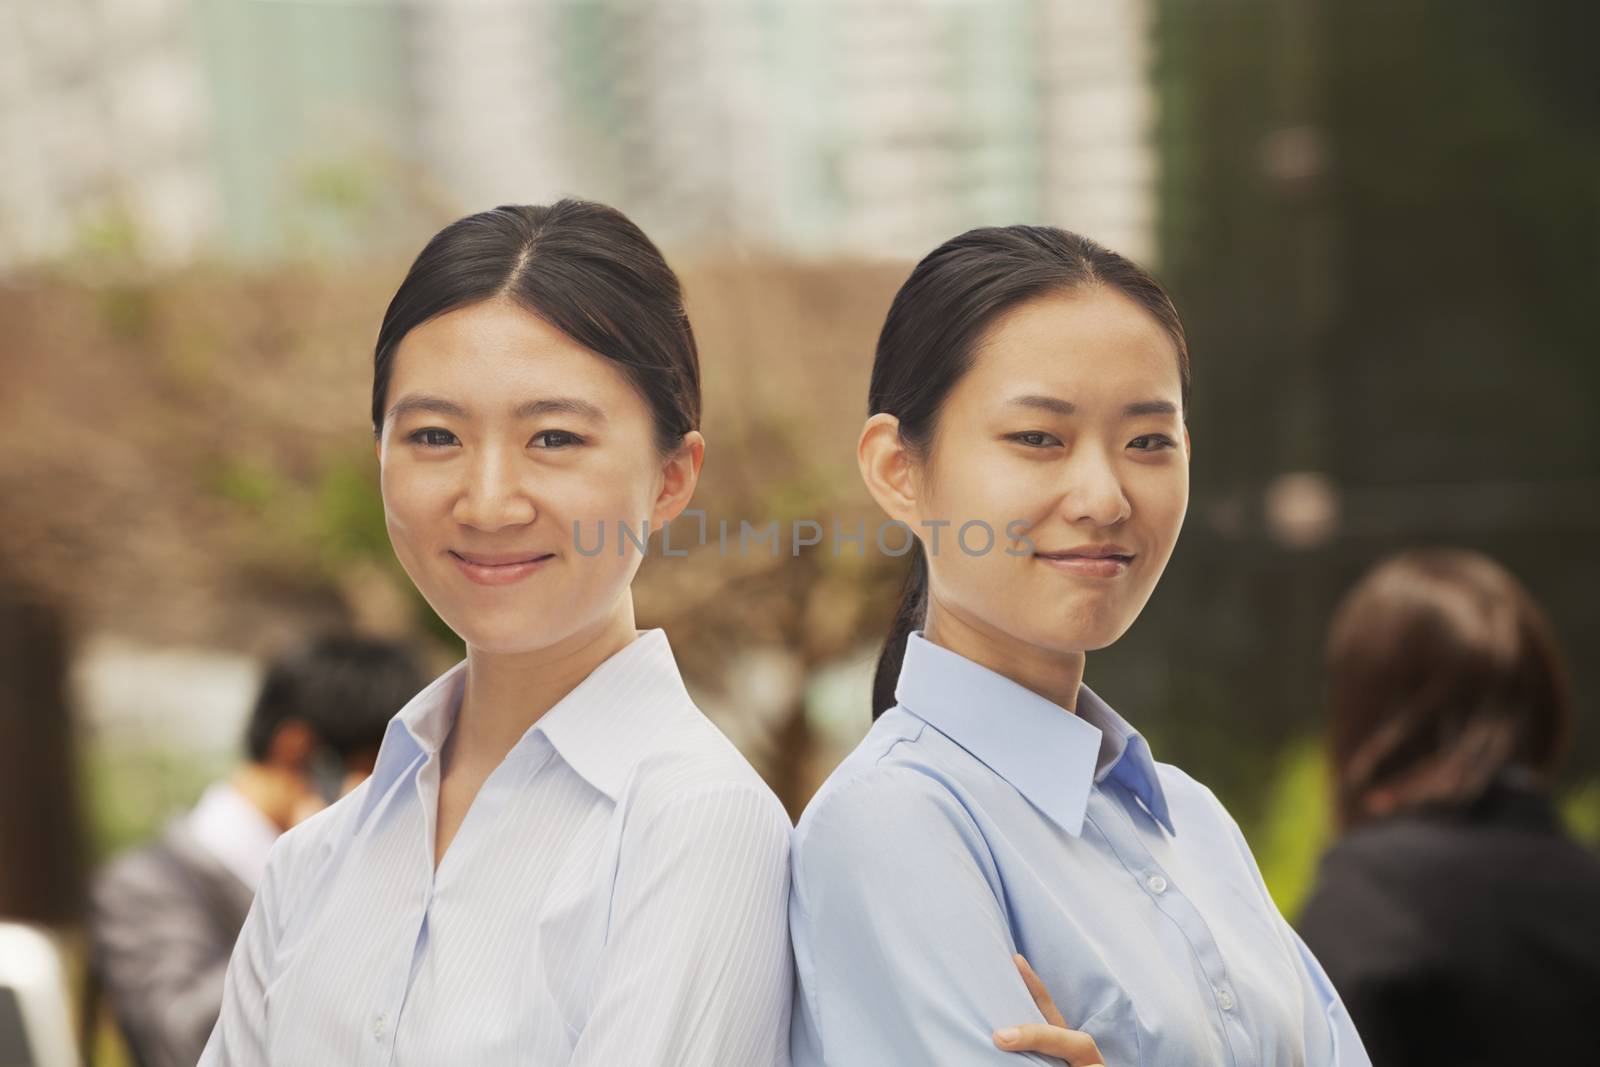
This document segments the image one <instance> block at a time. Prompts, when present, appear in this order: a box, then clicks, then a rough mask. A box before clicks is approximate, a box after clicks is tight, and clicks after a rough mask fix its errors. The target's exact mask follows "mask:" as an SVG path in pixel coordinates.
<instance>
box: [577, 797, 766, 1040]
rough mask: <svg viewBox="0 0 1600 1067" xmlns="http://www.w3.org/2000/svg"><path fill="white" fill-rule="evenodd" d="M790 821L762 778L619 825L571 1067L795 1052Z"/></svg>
mask: <svg viewBox="0 0 1600 1067" xmlns="http://www.w3.org/2000/svg"><path fill="white" fill-rule="evenodd" d="M788 891H789V820H788V817H787V816H786V815H785V814H784V812H783V809H782V808H781V807H780V806H779V805H778V803H777V800H776V798H774V797H773V796H772V795H771V794H770V793H769V792H767V791H766V790H765V788H764V787H757V786H753V785H742V784H728V785H718V786H714V787H702V788H700V789H697V790H696V791H695V792H693V793H691V794H689V795H687V796H683V797H675V798H674V799H673V800H672V801H670V802H669V803H668V804H667V805H666V806H665V807H663V808H662V809H661V810H660V811H659V812H658V813H657V814H655V815H654V817H651V818H649V819H648V821H647V822H646V823H645V824H644V825H642V826H640V827H639V828H638V829H637V832H632V833H630V832H628V831H625V832H624V844H623V850H622V854H621V857H620V859H619V861H618V871H617V878H616V886H615V891H614V896H613V904H612V912H611V922H610V925H609V928H608V932H607V936H606V943H605V947H604V948H603V949H602V950H601V955H600V960H599V963H598V965H597V967H596V971H595V985H594V990H595V997H594V1002H593V1008H592V1010H591V1012H590V1014H589V1017H588V1019H587V1021H586V1022H585V1024H584V1027H583V1031H582V1033H581V1034H580V1035H579V1037H578V1041H577V1044H576V1047H575V1048H574V1051H573V1056H572V1060H571V1065H572V1067H612V1065H614V1064H619V1063H627V1064H633V1065H638V1067H652V1065H660V1067H666V1065H669V1064H672V1065H676V1064H691V1063H692V1064H695V1065H697V1067H699V1065H704V1067H724V1065H725V1067H766V1065H772V1064H786V1063H787V1062H788V1053H787V1041H788V1033H789V1011H790V1000H791V997H792V995H793V993H792V991H793V981H794V965H793V958H792V956H791V954H790V949H789V936H788V927H787V924H786V921H785V916H786V912H787V904H788Z"/></svg>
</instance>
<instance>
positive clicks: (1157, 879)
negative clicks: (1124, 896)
mask: <svg viewBox="0 0 1600 1067" xmlns="http://www.w3.org/2000/svg"><path fill="white" fill-rule="evenodd" d="M1145 885H1147V886H1149V887H1150V892H1152V893H1155V894H1157V895H1158V896H1159V895H1160V894H1162V893H1165V892H1166V891H1167V880H1166V879H1165V878H1163V877H1161V876H1160V875H1159V874H1152V875H1151V876H1150V880H1149V881H1147V882H1146V883H1145Z"/></svg>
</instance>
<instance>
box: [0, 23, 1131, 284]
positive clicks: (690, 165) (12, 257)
mask: <svg viewBox="0 0 1600 1067" xmlns="http://www.w3.org/2000/svg"><path fill="white" fill-rule="evenodd" d="M0 18H4V19H6V20H9V23H10V24H9V25H5V26H0V212H3V216H0V262H18V261H28V260H33V259H39V258H47V257H51V256H56V255H61V254H63V253H67V252H71V251H72V250H73V249H75V248H78V247H81V246H84V245H88V246H90V247H91V248H92V247H93V245H94V243H95V241H96V239H97V238H99V239H105V237H106V234H107V228H108V227H110V228H111V236H115V235H116V233H117V232H118V231H117V230H116V227H117V226H121V227H123V228H124V229H126V230H127V231H129V232H130V233H132V234H136V235H137V237H138V239H139V241H140V242H141V246H142V250H143V251H144V252H146V253H147V254H149V255H151V256H154V257H156V258H164V259H179V260H181V259H184V258H187V257H188V256H191V255H193V254H196V253H204V252H212V251H218V252H222V253H225V254H230V255H235V256H241V257H245V258H274V257H278V256H283V255H297V254H303V253H305V252H307V251H311V252H318V251H325V250H333V251H340V250H348V249H360V250H363V251H369V250H370V251H385V250H386V249H385V248H384V245H385V244H386V243H393V244H394V245H395V246H396V247H397V248H410V247H412V246H414V245H415V243H416V241H417V240H418V239H419V237H420V236H423V235H425V234H426V233H427V232H430V231H431V229H432V228H433V227H434V226H436V225H437V224H438V222H439V221H440V219H441V218H444V217H449V216H451V215H454V214H458V213H461V212H464V211H468V210H475V209H479V208H482V207H485V206H488V205H491V204H495V203H502V202H507V201H524V202H526V201H541V200H548V199H552V198H554V197H556V196H559V195H562V194H578V195H585V196H591V197H595V198H598V199H603V200H607V201H609V202H612V203H615V204H617V205H618V206H620V207H623V208H624V209H625V210H628V211H629V212H630V213H631V214H633V215H634V216H635V217H636V218H638V219H639V221H640V222H641V223H642V224H643V225H644V226H645V227H646V228H647V229H648V230H649V231H650V232H651V233H652V234H654V235H657V236H658V237H659V238H660V239H661V240H662V241H663V242H664V243H666V244H668V245H672V246H675V247H684V246H705V245H708V244H709V245H713V246H739V247H756V248H763V249H771V250H777V251H785V252H791V253H798V254H803V255H834V254H858V255H870V256H885V255H887V256H897V257H903V256H911V255H915V254H917V253H920V252H921V251H925V250H926V249H927V248H929V247H931V246H932V245H933V244H935V243H937V242H938V241H939V240H942V239H943V238H945V237H947V236H949V235H950V234H952V233H955V232H957V231H959V230H961V229H964V228H966V227H969V226H973V225H980V224H985V223H1006V222H1014V221H1025V220H1026V221H1050V222H1055V223H1059V224H1063V225H1067V226H1070V227H1072V228H1076V229H1081V230H1084V231H1086V232H1088V233H1090V234H1093V235H1095V236H1097V237H1099V238H1101V239H1102V240H1104V241H1105V242H1106V243H1108V244H1111V245H1112V246H1113V247H1117V248H1119V249H1120V250H1124V251H1126V252H1129V253H1130V254H1133V255H1135V256H1137V257H1141V258H1143V257H1149V256H1150V255H1151V254H1152V252H1153V246H1154V237H1153V215H1154V185H1155V177H1156V175H1155V162H1154V160H1155V156H1154V152H1153V149H1152V147H1151V145H1150V127H1151V123H1152V121H1153V107H1152V100H1153V95H1152V92H1151V90H1150V88H1149V86H1148V80H1149V79H1148V66H1149V57H1148V52H1149V48H1148V38H1149V34H1150V27H1149V25H1148V23H1149V18H1150V14H1149V11H1148V5H1147V4H1146V3H1145V2H1144V0H1140V2H1132V3H1118V4H1104V3H1098V2H1096V0H818V2H814V3H785V2H782V0H677V2H673V3H649V2H645V0H58V2H54V3H50V4H15V3H13V4H7V5H3V8H0Z"/></svg>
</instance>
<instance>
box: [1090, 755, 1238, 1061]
mask: <svg viewBox="0 0 1600 1067" xmlns="http://www.w3.org/2000/svg"><path fill="white" fill-rule="evenodd" d="M1107 809H1115V810H1114V811H1111V810H1107ZM1136 819H1137V820H1147V821H1148V823H1149V825H1150V827H1151V829H1152V830H1153V831H1154V832H1156V833H1163V832H1165V831H1164V830H1163V829H1162V827H1161V824H1160V823H1159V822H1158V821H1157V820H1156V818H1155V817H1154V816H1153V815H1151V814H1150V813H1149V811H1148V809H1146V808H1145V806H1144V804H1143V802H1142V801H1140V800H1139V799H1138V797H1137V796H1136V795H1135V794H1134V793H1133V792H1132V790H1130V789H1128V787H1127V786H1126V785H1124V784H1122V783H1121V782H1117V781H1114V780H1110V779H1108V780H1106V781H1104V782H1101V783H1096V785H1095V786H1094V787H1093V788H1092V789H1091V790H1090V793H1089V813H1088V816H1087V818H1086V820H1085V821H1086V823H1087V824H1091V825H1093V827H1094V828H1095V829H1096V830H1097V831H1098V832H1099V833H1100V835H1101V837H1102V838H1103V839H1104V840H1105V842H1106V844H1107V845H1108V846H1109V847H1110V848H1111V850H1112V852H1114V853H1115V854H1116V856H1117V858H1118V860H1120V861H1121V862H1122V864H1123V866H1124V867H1126V868H1127V870H1128V871H1130V872H1131V873H1132V874H1133V877H1134V878H1135V880H1137V881H1138V883H1139V884H1140V886H1141V887H1142V888H1143V889H1144V891H1145V893H1146V895H1148V896H1149V898H1150V900H1151V903H1153V904H1154V905H1155V907H1156V908H1158V909H1159V910H1160V911H1161V912H1162V913H1164V914H1165V915H1166V916H1167V917H1168V918H1170V919H1171V920H1172V921H1173V922H1174V923H1175V924H1176V925H1177V927H1178V929H1179V930H1180V931H1181V932H1182V933H1183V936H1184V938H1185V940H1187V941H1188V942H1189V947H1190V949H1191V950H1192V951H1193V952H1194V957H1195V960H1196V962H1197V963H1198V964H1199V965H1200V970H1201V972H1202V973H1203V974H1204V975H1205V977H1206V981H1207V982H1209V983H1210V985H1211V994H1212V999H1213V1002H1214V1003H1215V1004H1216V1007H1217V1012H1216V1015H1215V1016H1214V1021H1215V1022H1216V1024H1217V1027H1218V1029H1219V1031H1220V1032H1221V1034H1222V1037H1223V1041H1224V1042H1225V1043H1226V1044H1227V1046H1228V1049H1229V1051H1230V1052H1231V1053H1232V1057H1233V1065H1234V1067H1258V1064H1259V1057H1258V1056H1257V1055H1256V1048H1255V1044H1254V1042H1252V1041H1251V1039H1250V1033H1249V1030H1248V1028H1247V1027H1246V1026H1245V1024H1244V1020H1243V1019H1242V1018H1241V1012H1240V1007H1239V1004H1238V1001H1237V999H1236V998H1235V997H1234V995H1233V983H1232V981H1231V980H1230V979H1229V977H1228V970H1227V966H1226V964H1225V963H1224V961H1223V959H1222V951H1221V949H1220V948H1218V946H1217V942H1216V939H1215V938H1214V937H1213V936H1212V934H1211V928H1210V927H1209V926H1208V925H1207V924H1206V921H1205V918H1204V917H1203V916H1202V915H1201V914H1200V911H1199V909H1198V908H1196V907H1195V906H1194V904H1193V902H1192V901H1190V900H1189V898H1188V897H1187V896H1186V895H1185V894H1184V892H1183V889H1182V887H1181V886H1180V885H1178V884H1177V883H1176V882H1174V881H1173V880H1172V879H1171V878H1170V877H1168V874H1167V872H1166V871H1165V870H1164V869H1163V868H1162V867H1161V864H1160V863H1158V862H1157V861H1156V858H1155V856H1153V855H1152V854H1151V852H1150V849H1149V848H1148V847H1146V845H1145V843H1144V841H1143V839H1142V837H1141V834H1140V831H1139V827H1138V825H1137V823H1136V822H1135V820H1136Z"/></svg>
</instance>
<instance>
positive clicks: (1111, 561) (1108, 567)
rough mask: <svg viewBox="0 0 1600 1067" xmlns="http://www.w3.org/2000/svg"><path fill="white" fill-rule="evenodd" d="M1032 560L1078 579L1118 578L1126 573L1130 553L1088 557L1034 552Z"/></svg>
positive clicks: (1072, 553)
mask: <svg viewBox="0 0 1600 1067" xmlns="http://www.w3.org/2000/svg"><path fill="white" fill-rule="evenodd" d="M1033 558H1034V559H1037V560H1039V561H1041V562H1042V563H1045V564H1046V565H1048V566H1050V567H1051V568H1053V569H1055V570H1058V571H1061V572H1063V573H1065V574H1071V575H1075V576H1077V577H1079V578H1118V577H1121V576H1122V575H1124V574H1126V573H1128V568H1129V566H1131V565H1132V563H1133V555H1132V554H1131V553H1128V554H1123V553H1107V554H1104V555H1101V554H1095V555H1088V554H1083V553H1076V552H1035V553H1034V554H1033Z"/></svg>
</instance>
